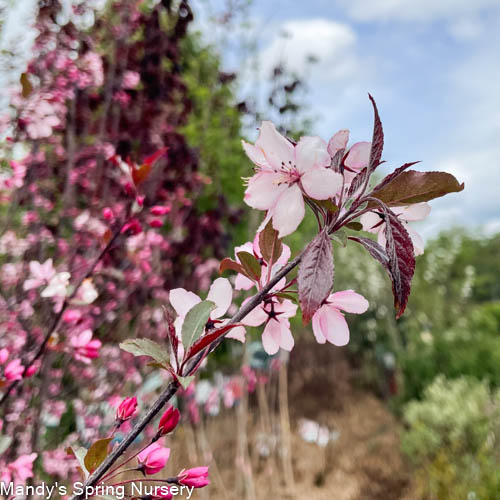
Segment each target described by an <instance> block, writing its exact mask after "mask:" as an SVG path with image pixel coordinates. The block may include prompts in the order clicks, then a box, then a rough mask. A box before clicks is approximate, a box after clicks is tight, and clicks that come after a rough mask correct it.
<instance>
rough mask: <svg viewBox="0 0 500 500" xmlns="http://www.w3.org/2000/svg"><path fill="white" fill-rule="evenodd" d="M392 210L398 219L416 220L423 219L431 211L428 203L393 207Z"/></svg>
mask: <svg viewBox="0 0 500 500" xmlns="http://www.w3.org/2000/svg"><path fill="white" fill-rule="evenodd" d="M392 211H393V212H394V213H395V214H396V215H398V216H399V218H400V219H402V220H406V221H417V220H423V219H425V218H426V217H427V216H428V215H429V214H430V212H431V206H430V205H429V204H428V203H425V202H422V203H415V204H413V205H409V206H406V207H394V208H392Z"/></svg>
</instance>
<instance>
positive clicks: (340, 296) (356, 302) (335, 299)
mask: <svg viewBox="0 0 500 500" xmlns="http://www.w3.org/2000/svg"><path fill="white" fill-rule="evenodd" d="M327 300H328V303H329V304H330V305H332V306H335V307H336V308H337V309H341V310H342V311H346V312H349V313H355V314H361V313H364V312H365V311H366V310H367V309H368V306H369V304H368V301H367V300H366V299H365V298H364V297H363V296H362V295H360V294H359V293H356V292H355V291H354V290H343V291H342V292H336V293H332V294H331V295H330V296H329V297H328V299H327Z"/></svg>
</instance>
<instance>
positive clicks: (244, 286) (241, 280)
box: [234, 273, 254, 290]
mask: <svg viewBox="0 0 500 500" xmlns="http://www.w3.org/2000/svg"><path fill="white" fill-rule="evenodd" d="M253 286H254V282H253V281H252V280H251V279H249V278H247V277H246V276H245V275H243V274H240V273H238V274H237V275H236V279H235V280H234V289H235V290H250V288H252V287H253Z"/></svg>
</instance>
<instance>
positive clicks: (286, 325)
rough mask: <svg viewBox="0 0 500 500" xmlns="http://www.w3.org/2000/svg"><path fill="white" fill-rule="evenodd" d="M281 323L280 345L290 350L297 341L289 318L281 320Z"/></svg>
mask: <svg viewBox="0 0 500 500" xmlns="http://www.w3.org/2000/svg"><path fill="white" fill-rule="evenodd" d="M279 323H280V326H281V340H280V347H281V348H282V349H284V350H285V351H288V352H290V351H291V350H292V349H293V346H294V345H295V341H294V340H293V335H292V332H291V330H290V322H289V321H288V320H286V322H285V321H284V320H281V321H280V322H279Z"/></svg>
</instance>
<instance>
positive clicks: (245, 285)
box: [234, 233, 291, 290]
mask: <svg viewBox="0 0 500 500" xmlns="http://www.w3.org/2000/svg"><path fill="white" fill-rule="evenodd" d="M260 235H261V233H257V234H256V235H255V238H254V240H253V242H250V241H248V242H246V243H244V244H243V245H241V246H239V247H235V249H234V255H235V258H236V261H237V262H239V261H240V260H239V258H238V253H239V252H248V253H250V254H253V255H254V256H255V257H256V258H257V260H259V261H260V262H261V280H260V283H259V287H262V286H265V285H266V283H267V282H268V278H269V279H271V278H272V277H273V276H274V275H275V274H276V273H277V272H278V271H279V270H280V269H281V268H282V267H283V266H284V265H285V264H286V263H287V262H288V259H290V255H291V252H290V247H289V246H288V245H285V244H284V243H283V250H282V252H281V255H280V257H279V258H278V260H277V261H276V262H275V263H274V264H273V266H272V269H271V272H269V267H268V266H269V265H268V263H267V262H266V261H265V260H264V258H263V257H262V253H261V251H260V246H259V238H260ZM282 285H284V283H282V282H280V283H278V284H277V285H276V287H275V289H279V288H280V286H282ZM253 286H255V282H253V281H252V280H251V279H249V278H247V277H246V276H245V275H243V274H241V273H238V274H237V275H236V280H235V282H234V288H235V289H236V290H250V289H251V288H252V287H253Z"/></svg>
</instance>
